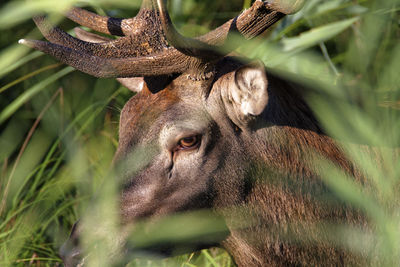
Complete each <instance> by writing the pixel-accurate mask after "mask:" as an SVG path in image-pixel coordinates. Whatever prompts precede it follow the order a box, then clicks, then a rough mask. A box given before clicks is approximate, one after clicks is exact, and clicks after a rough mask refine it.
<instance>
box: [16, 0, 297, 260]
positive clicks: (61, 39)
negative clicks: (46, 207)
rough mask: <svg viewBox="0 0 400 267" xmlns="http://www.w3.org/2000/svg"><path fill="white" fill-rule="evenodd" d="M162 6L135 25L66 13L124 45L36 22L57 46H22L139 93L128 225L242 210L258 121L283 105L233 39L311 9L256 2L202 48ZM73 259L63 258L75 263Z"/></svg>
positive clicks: (128, 148)
mask: <svg viewBox="0 0 400 267" xmlns="http://www.w3.org/2000/svg"><path fill="white" fill-rule="evenodd" d="M164 2H165V1H163V0H157V1H156V0H144V1H143V4H142V7H141V9H140V11H139V13H138V15H137V16H136V17H134V18H131V19H115V18H109V17H101V16H98V15H96V14H93V13H90V12H88V11H85V10H83V9H78V8H74V9H72V10H71V11H69V12H68V13H67V17H68V18H70V19H71V20H73V21H75V22H77V23H79V24H81V25H83V26H86V27H89V28H91V29H94V30H96V31H99V32H102V33H106V34H111V35H118V36H120V38H118V39H115V40H110V39H106V38H104V37H101V36H97V35H94V34H92V33H88V32H85V31H82V30H80V29H76V35H77V37H78V38H79V39H78V38H75V37H72V36H70V35H68V34H67V33H65V32H63V31H62V30H60V29H59V28H53V27H51V26H49V25H48V23H47V21H46V19H45V18H44V17H37V18H35V19H34V20H35V22H36V24H37V26H38V27H39V29H40V30H41V32H42V33H43V35H44V36H45V37H46V38H47V40H48V41H49V42H44V41H36V40H22V41H21V42H22V43H23V44H26V45H28V46H31V47H33V48H35V49H38V50H40V51H43V52H45V53H47V54H49V55H51V56H53V57H55V58H56V59H58V60H60V61H61V62H64V63H66V64H69V65H71V66H73V67H75V68H76V69H78V70H81V71H83V72H86V73H88V74H91V75H94V76H97V77H117V78H119V80H120V81H121V82H122V83H123V84H125V85H126V86H127V87H130V88H131V89H134V90H136V91H138V93H137V94H136V95H135V96H134V97H132V98H131V99H130V100H129V101H128V103H126V105H125V107H124V108H123V110H122V114H121V120H120V141H119V147H118V151H117V153H116V157H115V160H116V162H122V161H124V160H126V159H127V158H129V157H130V155H132V152H133V151H134V150H135V149H138V148H139V149H141V148H146V150H145V153H146V154H148V162H147V163H146V164H145V166H143V168H142V169H141V170H139V171H137V170H135V172H134V173H133V172H132V171H130V170H129V166H128V167H126V168H125V171H124V182H123V188H122V192H121V200H120V203H121V205H120V207H121V215H122V220H123V221H124V222H126V223H129V222H133V221H135V220H136V219H138V218H142V217H149V216H154V215H163V214H170V213H174V212H178V211H184V210H191V209H202V208H213V207H223V206H229V205H235V203H240V201H242V199H243V197H245V195H246V190H248V185H247V181H246V179H245V177H247V176H248V172H249V165H250V164H251V163H252V162H254V161H257V160H256V158H255V157H257V155H258V154H257V153H258V152H257V151H256V150H257V149H253V150H251V149H249V147H251V146H256V145H257V142H258V141H256V140H253V133H254V132H256V131H257V129H259V128H260V127H261V126H260V123H261V122H260V120H259V118H263V120H265V118H267V117H268V116H273V115H274V114H267V113H268V112H267V107H268V106H269V105H273V104H271V103H272V102H273V101H274V99H273V98H275V97H276V96H274V95H271V90H274V89H273V88H271V86H270V83H271V82H272V83H273V82H274V81H271V79H269V78H268V77H267V76H266V73H265V69H264V66H263V65H262V64H260V63H253V64H244V63H242V62H241V61H240V60H239V59H237V58H236V57H234V56H230V57H228V56H227V54H228V53H230V51H232V50H233V49H234V48H235V45H234V44H232V43H230V42H229V41H228V39H229V38H230V36H231V35H232V34H240V35H242V36H244V37H245V38H247V39H250V38H253V37H255V36H257V35H259V34H261V33H262V32H264V31H265V30H266V29H267V28H269V27H270V26H271V25H273V24H274V23H275V22H277V21H278V20H279V19H281V18H282V17H283V16H284V15H285V14H289V13H292V12H294V11H295V10H297V9H298V8H299V6H300V5H301V3H302V2H303V1H295V3H294V4H293V3H292V4H287V2H288V1H286V2H285V1H276V0H275V1H259V0H257V1H255V2H254V4H253V5H252V6H251V8H250V9H248V10H246V11H244V12H243V13H242V14H240V15H238V16H237V17H236V18H234V19H232V20H230V21H228V22H226V23H225V24H223V25H222V26H220V27H219V28H217V29H215V30H213V31H211V32H210V33H208V34H205V35H203V36H200V37H198V38H194V39H191V38H186V37H184V36H182V35H180V34H179V33H178V32H177V31H176V30H175V28H174V26H173V24H172V23H171V20H170V18H169V15H168V12H167V11H166V7H165V3H164ZM289 2H293V1H289ZM300 2H301V3H300ZM278 83H279V82H278ZM250 151H252V153H250ZM133 160H134V159H133ZM74 238H76V237H75V236H73V239H74ZM71 242H72V241H71ZM75 252H76V251H75V249H74V248H72V250H69V251H66V252H65V255H64V257H65V258H66V262H67V263H69V262H73V257H74V255H75V254H74V253H75Z"/></svg>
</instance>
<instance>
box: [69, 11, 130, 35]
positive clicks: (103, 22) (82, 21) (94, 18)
mask: <svg viewBox="0 0 400 267" xmlns="http://www.w3.org/2000/svg"><path fill="white" fill-rule="evenodd" d="M66 17H67V18H69V19H70V20H72V21H74V22H76V23H78V24H79V25H81V26H85V27H88V28H90V29H92V30H95V31H97V32H101V33H105V34H110V35H115V36H125V35H129V33H130V32H132V29H131V26H130V25H132V24H133V21H132V19H119V18H113V17H105V16H100V15H97V14H95V13H92V12H90V11H87V10H85V9H82V8H78V7H73V8H72V9H71V10H69V11H68V12H67V13H66Z"/></svg>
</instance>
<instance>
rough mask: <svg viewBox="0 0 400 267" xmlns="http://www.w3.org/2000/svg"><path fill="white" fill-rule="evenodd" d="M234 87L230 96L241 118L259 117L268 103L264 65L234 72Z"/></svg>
mask: <svg viewBox="0 0 400 267" xmlns="http://www.w3.org/2000/svg"><path fill="white" fill-rule="evenodd" d="M234 80H235V86H233V87H232V88H231V92H230V96H231V101H232V102H233V104H234V108H235V109H237V110H236V112H235V113H237V114H238V113H240V114H241V115H242V116H247V115H254V116H257V115H260V114H261V113H262V112H263V110H264V109H265V107H266V106H267V103H268V81H267V76H266V74H265V68H264V65H263V64H262V63H261V62H255V63H251V64H249V65H246V66H243V67H241V68H240V69H238V70H237V71H236V72H235V77H234Z"/></svg>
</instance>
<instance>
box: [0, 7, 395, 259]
mask: <svg viewBox="0 0 400 267" xmlns="http://www.w3.org/2000/svg"><path fill="white" fill-rule="evenodd" d="M170 2H171V4H170V5H171V6H170V10H171V13H172V17H173V20H174V22H175V24H176V25H177V26H178V27H179V28H180V30H181V31H182V32H183V33H185V34H186V35H189V36H193V35H198V34H201V33H204V32H206V31H207V30H208V29H211V28H214V27H215V26H217V25H220V24H221V23H222V22H224V21H225V20H226V19H228V18H231V17H233V16H234V15H235V14H236V13H237V12H238V11H239V10H241V9H242V8H244V7H248V6H249V5H250V3H251V1H241V0H237V1H230V4H229V6H227V5H226V1H222V0H212V1H211V0H206V1H205V0H202V1H195V0H185V1H183V0H174V1H170ZM73 4H81V5H84V6H87V5H89V6H91V8H93V9H94V10H95V11H96V12H99V13H104V12H107V13H108V14H111V15H113V16H120V17H130V16H133V15H134V14H135V13H136V12H137V8H138V6H139V4H140V3H139V1H132V0H125V1H124V0H119V1H111V0H108V1H107V0H102V1H82V2H77V1H72V0H68V1H66V0H65V1H57V5H54V2H53V1H40V0H36V1H17V0H14V1H6V2H3V3H2V4H1V7H0V31H1V34H0V49H1V50H0V107H1V108H0V196H1V197H0V265H1V266H9V265H21V266H25V265H33V266H54V265H55V264H60V259H59V256H58V254H57V253H58V252H57V251H58V248H59V247H60V245H61V244H62V242H63V241H65V240H66V239H67V236H68V233H69V231H70V229H71V226H72V224H73V223H74V222H75V221H76V220H77V218H80V217H82V214H86V215H88V216H87V217H88V218H87V220H88V221H91V222H92V223H93V224H96V227H97V226H99V225H97V224H107V222H101V221H102V220H101V219H102V218H109V217H110V218H112V215H111V214H110V210H113V208H112V207H113V206H112V205H113V203H115V191H116V190H115V185H114V184H113V182H112V181H113V179H112V178H110V176H112V175H111V173H112V170H111V169H110V165H111V161H112V157H113V154H114V152H115V149H116V147H117V142H118V137H117V130H118V117H119V111H120V109H121V108H122V107H123V105H124V103H125V102H126V101H127V100H128V99H129V97H131V93H130V92H129V91H128V90H127V89H126V88H123V87H122V86H120V85H119V84H118V83H117V82H116V81H114V80H112V79H95V78H93V77H89V76H88V75H85V74H82V73H79V72H77V71H74V70H73V69H72V68H70V67H67V66H64V65H60V64H58V63H57V62H55V61H54V60H53V59H51V58H50V57H48V56H44V55H42V54H41V53H39V52H36V51H32V50H29V49H27V48H25V47H23V46H20V45H17V41H18V39H20V38H25V37H26V36H29V37H30V38H36V39H40V38H41V35H40V34H39V33H38V30H36V28H35V26H34V24H33V23H32V22H31V20H30V19H29V18H31V17H32V16H34V15H36V14H38V13H41V12H55V13H56V14H58V13H59V12H62V10H65V9H66V8H68V6H70V5H73ZM399 23H400V18H399V1H397V0H380V1H373V0H370V1H368V0H359V1H352V0H329V1H324V0H309V1H307V3H306V5H305V7H304V8H303V9H302V10H301V11H300V12H299V13H297V14H295V15H293V16H289V17H286V18H285V19H284V20H283V21H282V22H280V23H279V25H277V26H276V27H274V28H273V29H272V30H271V31H270V32H269V34H266V35H265V36H264V37H263V38H259V39H257V40H255V41H253V42H249V43H247V44H246V45H244V46H243V47H241V48H240V49H239V51H240V52H241V53H243V54H245V55H248V56H250V57H253V58H260V59H261V60H263V61H264V62H265V64H266V65H267V66H268V67H269V68H270V70H271V71H273V72H276V73H279V74H280V75H284V76H286V77H288V78H290V79H295V80H296V81H300V82H301V83H304V84H306V85H308V86H309V87H310V88H311V89H312V90H311V91H310V92H309V94H308V101H309V103H310V104H311V106H312V107H313V109H314V112H315V114H316V115H317V116H318V118H319V119H320V120H321V122H322V124H323V126H324V127H325V129H326V130H327V132H329V133H330V134H331V135H332V136H334V137H335V138H337V139H338V140H341V141H343V144H344V145H343V146H344V149H345V150H346V151H347V152H348V155H349V156H350V157H351V158H352V159H353V160H354V161H355V162H357V164H358V165H359V166H360V168H361V169H362V170H363V171H364V172H365V173H366V174H368V175H367V176H368V177H370V178H371V179H372V182H373V184H374V187H375V188H374V190H373V192H365V190H364V189H363V188H360V187H359V186H358V185H356V184H353V183H352V182H351V180H350V179H348V178H347V177H346V176H345V175H344V174H342V173H341V172H340V171H338V170H336V169H335V168H334V167H332V166H329V167H327V168H326V169H327V170H329V172H328V171H327V173H326V176H325V177H324V181H325V182H326V183H327V184H328V185H329V186H331V188H332V190H333V191H334V192H335V193H337V195H338V196H340V197H341V198H342V199H343V200H344V201H346V202H348V203H350V204H351V205H355V206H357V207H359V208H361V209H362V210H363V211H365V213H366V214H367V216H368V217H369V218H371V220H372V221H373V222H374V223H375V224H376V225H377V230H376V231H375V232H374V233H373V236H365V235H363V233H361V234H360V235H359V240H347V239H346V238H345V234H343V233H346V231H348V229H342V230H341V234H342V235H339V236H343V238H342V239H340V240H339V241H338V242H339V243H340V245H343V246H349V247H350V248H352V249H354V250H357V249H358V246H366V245H367V244H365V242H362V240H373V242H379V244H380V245H379V248H380V251H379V252H378V258H379V260H381V261H383V262H387V263H388V264H389V265H392V263H397V265H398V264H399V259H400V258H399V256H400V233H399V230H400V229H399V227H400V221H399V206H398V205H397V204H399V202H400V201H399V200H400V196H399V194H398V188H399V178H400V175H399V174H400V162H399V159H398V157H396V156H394V154H393V153H392V152H391V151H392V148H398V147H399V145H400V114H399V109H400V88H399V87H400V86H399V85H400V78H399V77H400V75H399V70H400V45H399V40H400V30H399ZM73 26H74V24H73V23H71V22H69V21H66V20H63V21H61V27H62V28H64V29H67V30H68V29H71V28H72V27H73ZM347 143H349V144H354V143H356V144H365V145H372V146H374V147H377V150H378V151H379V154H380V157H381V162H380V164H377V163H376V162H374V161H371V160H369V159H368V158H365V157H364V156H363V155H362V154H360V153H359V151H358V150H357V149H354V148H353V146H351V145H346V144H347ZM110 203H111V204H110ZM110 205H111V206H110ZM89 206H90V208H88V207H89ZM88 210H91V211H93V212H88ZM92 213H93V214H97V216H100V218H98V217H96V216H94V215H93V214H92ZM92 215H93V217H92V218H91V216H92ZM210 228H212V227H211V226H210ZM170 234H171V236H170V238H172V239H173V237H174V235H176V234H177V233H175V234H174V233H173V232H171V233H170ZM190 234H193V233H189V234H188V235H190ZM108 235H109V233H106V234H105V236H102V235H101V234H99V235H98V236H96V237H95V238H99V239H100V240H107V236H108ZM92 238H94V237H92ZM105 249H107V247H106V248H105ZM103 257H104V255H103ZM99 259H101V257H100V258H99ZM102 260H104V261H101V263H102V265H103V266H107V263H108V260H107V259H102ZM233 265H234V264H233V263H232V261H231V259H230V257H229V256H228V255H227V253H225V252H224V251H222V250H216V249H212V250H203V251H201V252H198V253H194V254H189V255H184V256H180V257H175V258H171V259H166V260H161V261H151V260H148V259H143V260H142V259H140V260H135V261H133V262H132V263H131V264H130V266H233ZM93 266H96V263H93Z"/></svg>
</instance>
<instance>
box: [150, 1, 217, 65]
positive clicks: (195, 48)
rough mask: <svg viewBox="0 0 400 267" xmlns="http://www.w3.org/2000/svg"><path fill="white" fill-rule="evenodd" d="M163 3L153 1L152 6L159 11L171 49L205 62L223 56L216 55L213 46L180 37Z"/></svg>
mask: <svg viewBox="0 0 400 267" xmlns="http://www.w3.org/2000/svg"><path fill="white" fill-rule="evenodd" d="M165 1H166V0H153V2H154V5H155V6H157V7H158V10H159V15H160V20H161V25H162V27H163V30H164V34H165V37H166V38H167V40H168V42H169V43H170V45H171V46H172V47H174V48H175V49H177V50H179V51H180V52H182V53H184V54H186V55H188V56H191V57H197V58H201V59H204V60H205V61H212V60H214V59H217V58H221V56H223V55H221V54H220V53H218V50H217V49H215V47H214V46H211V45H208V44H207V43H204V42H201V41H199V40H196V39H192V38H187V37H184V36H182V35H181V34H180V33H179V32H178V31H177V30H176V29H175V27H174V25H173V24H172V22H171V18H170V17H169V13H168V11H167V8H166V6H165Z"/></svg>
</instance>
